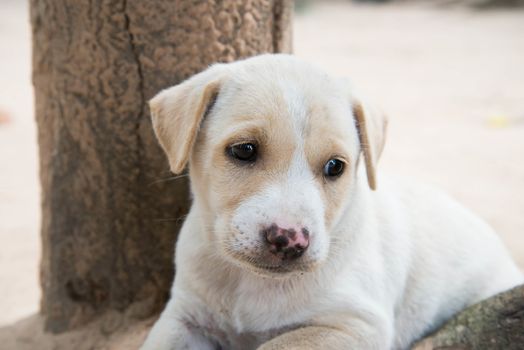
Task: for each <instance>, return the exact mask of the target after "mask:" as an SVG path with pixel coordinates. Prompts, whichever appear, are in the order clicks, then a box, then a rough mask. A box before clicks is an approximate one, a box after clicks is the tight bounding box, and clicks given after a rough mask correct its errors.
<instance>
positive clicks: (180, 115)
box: [150, 55, 385, 275]
mask: <svg viewBox="0 0 524 350" xmlns="http://www.w3.org/2000/svg"><path fill="white" fill-rule="evenodd" d="M150 106H151V111H152V116H153V127H154V129H155V132H156V135H157V137H158V139H159V141H160V144H161V146H162V147H163V149H164V150H165V152H166V154H167V156H168V158H169V163H170V166H171V170H172V171H173V172H174V173H180V172H182V171H183V170H184V167H185V166H186V163H188V162H189V163H190V175H191V184H192V190H193V193H194V201H195V202H194V206H195V207H194V210H198V211H199V215H200V217H201V219H202V222H203V227H204V228H205V230H206V234H207V236H208V237H207V238H208V240H209V242H207V243H208V244H209V245H211V246H214V249H216V250H217V252H219V253H220V254H221V255H223V256H224V257H226V258H227V259H229V260H230V261H232V262H234V263H236V264H239V265H241V266H243V267H245V268H247V269H249V270H252V271H256V272H259V273H264V274H269V275H278V274H279V275H287V274H286V273H289V272H300V271H308V270H311V269H313V268H314V267H316V266H318V265H319V264H320V263H321V262H322V261H324V260H325V259H326V258H327V256H328V254H329V251H330V249H329V248H330V242H331V241H333V240H334V237H333V235H334V234H335V233H334V232H335V231H336V230H334V228H335V227H336V225H337V223H338V222H339V221H340V218H341V215H342V213H343V212H344V211H345V210H346V209H348V207H349V206H350V202H351V198H352V195H351V194H352V191H353V190H354V189H355V188H356V186H368V185H369V187H370V188H371V189H375V186H376V180H375V167H376V161H377V159H378V157H379V155H380V153H381V151H382V147H383V142H384V131H385V119H384V118H383V116H382V115H381V114H379V113H373V112H370V109H369V108H368V107H366V106H365V105H363V103H362V102H361V101H360V100H359V99H357V98H356V97H355V96H353V95H352V92H351V91H350V89H349V88H348V86H347V84H345V83H344V82H342V81H339V80H336V79H333V78H331V77H329V76H328V75H326V74H324V73H323V72H321V71H319V70H317V69H315V68H314V67H311V66H310V65H308V64H306V63H303V62H301V61H299V60H297V59H296V58H293V57H292V56H285V55H264V56H258V57H254V58H251V59H247V60H245V61H239V62H236V63H232V64H227V65H214V66H212V67H210V68H209V69H207V70H205V71H204V72H202V73H200V74H197V75H195V76H194V77H192V78H191V79H189V80H187V81H185V82H183V83H182V84H180V85H177V86H174V87H172V88H169V89H166V90H164V91H162V92H160V93H159V94H158V95H157V96H155V97H154V98H153V99H152V100H151V102H150ZM360 153H363V155H364V162H365V167H366V171H367V180H368V181H367V184H365V183H364V184H363V182H364V181H363V180H361V179H360V180H359V177H358V176H357V171H356V170H357V165H358V159H359V155H360ZM366 190H369V189H366Z"/></svg>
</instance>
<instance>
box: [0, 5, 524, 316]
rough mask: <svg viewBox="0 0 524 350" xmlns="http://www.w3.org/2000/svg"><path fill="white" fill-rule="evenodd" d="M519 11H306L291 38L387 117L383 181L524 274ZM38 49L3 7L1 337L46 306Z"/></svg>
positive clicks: (523, 38) (21, 15)
mask: <svg viewBox="0 0 524 350" xmlns="http://www.w3.org/2000/svg"><path fill="white" fill-rule="evenodd" d="M517 1H518V0H505V1H504V2H501V1H500V0H499V1H494V0H466V1H453V0H450V1H423V2H416V1H400V2H392V3H382V2H380V3H379V2H357V3H355V2H350V1H298V2H297V6H296V14H295V19H294V33H293V35H294V53H295V54H296V55H297V56H299V57H301V58H303V59H305V60H308V61H310V62H313V63H315V64H317V65H319V66H320V67H322V68H323V69H325V70H327V71H328V72H330V73H332V74H336V75H341V76H347V77H349V78H350V79H351V80H353V82H354V84H355V85H356V86H358V87H359V88H360V90H363V92H364V94H365V95H367V96H369V97H370V99H371V100H372V101H375V103H376V104H378V105H379V106H380V107H381V108H382V109H383V110H384V111H386V113H387V114H388V115H389V117H390V128H389V134H388V138H387V142H386V148H385V151H384V154H383V158H382V160H381V163H380V167H379V172H384V173H393V174H402V175H407V176H411V177H413V178H416V179H418V180H421V181H425V182H429V183H432V184H434V185H437V186H439V187H441V188H444V189H445V190H446V191H447V192H448V193H450V194H451V195H453V196H454V197H456V198H457V199H458V200H459V201H461V202H462V203H463V204H465V205H466V206H468V207H469V208H471V209H473V210H474V211H475V212H477V213H478V214H479V215H480V216H482V217H483V218H484V219H485V220H486V221H488V222H489V223H490V224H491V225H492V226H493V227H494V228H495V229H496V231H497V232H498V233H499V234H500V236H501V237H502V239H503V240H504V241H505V243H506V245H507V246H508V248H509V249H510V251H511V252H512V254H513V256H514V257H515V259H516V260H517V262H518V263H519V265H520V267H521V268H524V9H523V8H519V7H514V6H513V5H516V4H517ZM499 5H504V6H499ZM30 39H31V38H30V27H29V10H28V4H27V3H26V2H25V1H21V0H0V63H1V64H0V83H1V84H0V310H2V313H0V326H2V325H6V324H9V323H12V322H14V321H16V320H18V319H20V318H22V317H24V316H27V315H29V314H32V313H35V312H36V311H37V310H38V305H39V297H40V286H39V282H38V264H39V259H40V235H39V222H40V213H39V200H40V198H39V192H40V190H39V179H38V158H37V140H36V127H35V121H34V115H33V91H32V86H31V47H30V42H31V40H30Z"/></svg>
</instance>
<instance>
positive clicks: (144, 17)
mask: <svg viewBox="0 0 524 350" xmlns="http://www.w3.org/2000/svg"><path fill="white" fill-rule="evenodd" d="M291 12H292V2H291V1H290V0H251V1H242V0H214V1H213V0H209V1H196V0H194V1H190V0H185V1H172V0H150V1H127V0H90V1H75V0H31V22H32V28H33V81H34V86H35V99H36V118H37V123H38V138H39V145H40V172H41V183H42V197H43V200H42V214H43V222H42V242H43V256H42V261H41V284H42V289H43V297H42V303H41V311H42V314H43V316H44V320H45V325H46V329H47V330H49V331H52V332H62V331H66V330H70V329H73V328H75V327H77V326H80V325H84V324H86V323H87V322H88V321H90V320H92V319H94V318H95V317H96V316H98V315H101V314H104V313H107V312H110V311H115V310H116V311H117V312H121V311H124V310H127V311H126V312H127V313H128V314H130V315H131V316H133V317H138V318H143V317H147V316H149V315H152V314H154V313H155V312H157V311H158V310H159V309H160V308H161V306H162V305H163V303H164V302H165V300H166V298H167V296H168V290H169V286H170V283H171V280H172V276H173V269H172V266H173V265H172V255H173V246H174V241H175V238H176V234H177V231H178V229H179V227H180V224H181V221H182V220H181V219H180V218H182V217H183V215H184V214H185V213H186V212H187V210H188V186H187V181H186V179H178V180H176V181H165V180H167V179H168V178H169V177H170V173H169V171H168V165H167V163H166V160H165V156H164V155H163V153H162V152H161V150H160V148H159V147H158V145H157V141H156V139H155V137H154V135H153V132H152V129H151V123H150V118H149V112H148V109H147V104H146V102H147V100H148V99H149V98H151V97H152V96H153V95H154V94H155V93H156V92H158V91H159V90H160V89H162V88H165V87H167V86H170V85H173V84H176V83H178V82H180V81H182V80H183V79H185V78H187V77H189V76H191V75H192V74H194V73H196V72H198V71H200V70H202V69H203V68H205V67H206V66H208V65H209V64H211V63H213V62H217V61H222V62H226V61H233V60H235V59H239V58H243V57H247V56H251V55H255V54H258V53H264V52H282V51H284V52H286V51H290V50H291Z"/></svg>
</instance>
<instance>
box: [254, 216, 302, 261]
mask: <svg viewBox="0 0 524 350" xmlns="http://www.w3.org/2000/svg"><path fill="white" fill-rule="evenodd" d="M262 234H263V235H264V236H265V238H266V242H267V243H268V245H269V251H270V252H271V253H273V254H275V255H277V256H280V257H281V258H282V259H283V260H292V259H297V258H299V257H300V256H302V254H304V252H305V251H306V249H307V247H309V231H308V230H307V228H305V227H291V228H282V227H279V226H277V225H276V224H273V225H271V226H270V227H268V228H267V229H265V230H263V231H262Z"/></svg>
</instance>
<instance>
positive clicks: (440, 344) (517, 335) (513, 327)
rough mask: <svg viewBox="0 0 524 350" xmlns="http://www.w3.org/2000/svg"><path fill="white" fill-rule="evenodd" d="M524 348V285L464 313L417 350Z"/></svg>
mask: <svg viewBox="0 0 524 350" xmlns="http://www.w3.org/2000/svg"><path fill="white" fill-rule="evenodd" d="M437 349H438V350H522V349H524V286H520V287H516V288H513V289H511V290H509V291H507V292H504V293H501V294H498V295H496V296H494V297H491V298H489V299H487V300H484V301H482V302H480V303H478V304H476V305H473V306H471V307H469V308H467V309H466V310H464V311H462V312H460V313H459V314H458V315H456V316H455V317H454V318H452V319H451V320H450V321H448V322H447V323H446V324H445V325H444V326H443V327H441V328H440V329H439V330H438V331H436V332H435V333H434V334H433V335H431V336H429V337H428V338H426V339H424V340H423V341H421V342H420V343H419V344H417V345H416V346H415V347H414V350H437Z"/></svg>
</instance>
